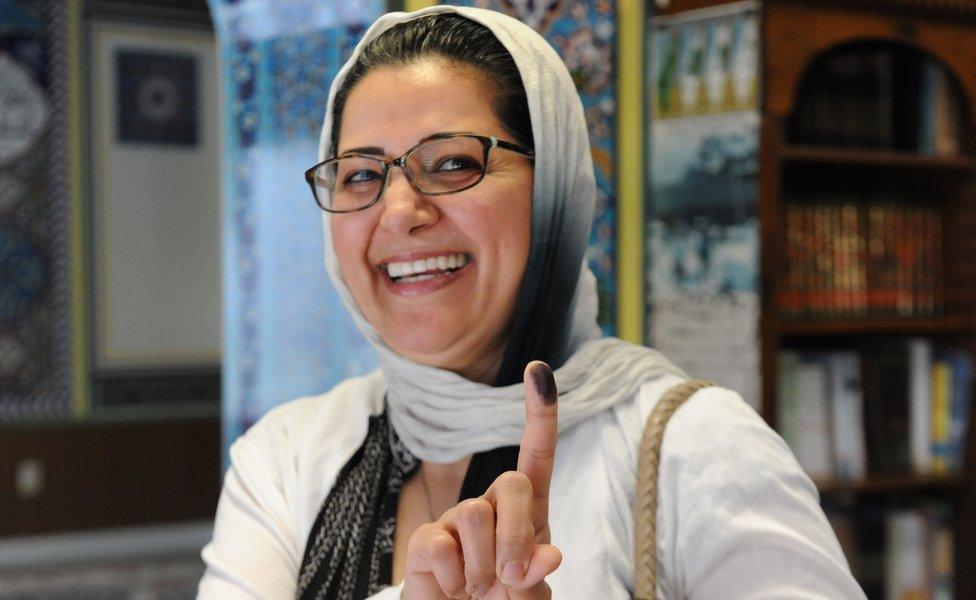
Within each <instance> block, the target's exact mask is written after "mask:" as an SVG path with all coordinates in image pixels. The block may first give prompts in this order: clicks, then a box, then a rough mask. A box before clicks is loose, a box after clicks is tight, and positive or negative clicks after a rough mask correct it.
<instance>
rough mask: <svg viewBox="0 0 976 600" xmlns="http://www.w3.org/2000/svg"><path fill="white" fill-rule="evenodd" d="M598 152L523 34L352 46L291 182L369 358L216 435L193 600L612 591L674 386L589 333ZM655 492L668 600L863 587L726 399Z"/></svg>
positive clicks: (439, 15) (442, 34)
mask: <svg viewBox="0 0 976 600" xmlns="http://www.w3.org/2000/svg"><path fill="white" fill-rule="evenodd" d="M589 153H590V150H589V144H588V141H587V133H586V129H585V124H584V120H583V113H582V109H581V106H580V102H579V98H578V96H577V95H576V92H575V89H574V87H573V83H572V80H571V78H570V76H569V73H568V72H567V71H566V68H565V66H564V65H563V64H562V63H561V62H560V60H559V59H558V57H557V56H556V54H555V52H554V51H553V50H552V49H551V48H550V47H549V45H548V44H547V43H546V42H545V41H544V40H543V39H542V38H541V37H539V36H538V35H537V34H536V33H535V32H533V31H532V30H531V29H529V28H528V27H526V26H525V25H522V24H521V23H519V22H517V21H515V20H513V19H510V18H508V17H505V16H503V15H500V14H497V13H493V12H490V11H482V10H477V9H462V8H454V7H446V6H441V7H435V8H431V9H426V10H424V11H419V12H417V13H411V14H403V13H394V14H389V15H386V16H384V17H382V18H381V19H379V20H378V21H377V22H376V23H375V24H374V25H373V26H372V27H371V28H370V29H369V31H367V32H366V34H365V36H364V38H363V41H362V42H361V43H360V45H359V46H358V47H357V49H356V51H355V52H354V54H353V56H352V57H351V58H350V61H349V63H347V65H346V66H345V67H344V68H343V69H342V71H340V73H339V75H338V76H337V78H336V80H335V82H334V83H333V87H332V91H331V93H330V98H329V104H328V108H327V111H326V117H325V125H324V128H323V133H322V141H321V144H320V160H322V161H323V162H322V163H320V164H319V165H316V167H313V168H312V169H310V170H309V173H308V174H307V176H308V177H309V181H310V183H312V184H313V190H314V193H315V195H316V199H317V200H318V202H319V204H320V206H322V208H323V209H325V211H326V213H325V214H326V217H325V227H324V231H325V240H326V243H325V248H326V251H325V253H326V264H327V267H328V270H329V274H330V276H331V277H332V280H333V283H334V284H335V286H336V288H337V290H338V291H339V293H340V296H341V297H342V298H343V301H344V303H345V305H346V306H347V308H348V309H349V311H350V313H351V314H352V316H353V319H354V320H355V321H356V323H357V325H358V326H359V327H360V329H361V330H362V331H363V333H364V334H365V335H366V337H367V339H369V340H370V341H371V343H372V344H373V345H374V346H375V347H376V350H377V352H378V354H379V357H380V361H381V365H382V368H381V369H380V371H379V372H377V373H373V374H371V375H368V376H366V377H362V378H356V379H352V380H348V381H346V382H343V383H342V384H340V385H339V386H337V387H336V388H335V389H333V390H332V391H330V392H329V393H327V394H325V395H323V396H318V397H312V398H304V399H300V400H296V401H295V402H292V403H289V404H287V405H285V406H282V407H279V408H277V409H276V410H274V411H272V412H271V413H269V414H268V415H267V416H266V417H265V418H264V419H262V420H261V421H260V422H259V423H258V424H256V425H255V426H254V427H252V428H251V429H250V430H249V431H248V432H247V433H246V434H245V435H244V436H242V438H241V439H239V440H238V441H237V442H236V443H235V444H234V446H233V447H232V449H231V457H232V466H231V469H230V471H229V472H228V474H227V477H226V480H225V483H224V489H223V492H222V494H221V500H220V505H219V507H218V511H217V519H216V524H215V530H214V539H213V541H212V542H211V543H210V544H208V546H207V547H206V548H205V549H204V552H203V557H204V559H205V561H206V562H207V573H206V575H205V576H204V579H203V581H202V582H201V584H200V592H199V597H200V598H236V597H242V598H243V597H249V598H250V597H258V598H286V597H295V596H298V597H300V598H364V597H367V596H368V597H370V598H374V599H377V600H379V599H392V598H405V599H407V600H426V599H429V598H437V599H440V598H468V597H478V598H480V597H487V598H492V599H498V600H501V599H507V598H511V599H513V600H519V599H537V598H549V597H555V598H560V599H562V598H567V599H574V598H582V599H593V598H626V597H629V595H630V593H631V590H632V580H633V564H632V558H631V555H632V548H631V546H632V543H631V536H632V531H633V519H632V506H633V502H634V483H635V482H634V468H635V461H636V458H635V453H636V448H637V444H638V440H639V438H640V434H641V431H642V429H643V424H644V421H645V419H646V417H647V415H648V413H649V412H650V409H651V408H652V407H653V406H654V404H655V403H656V402H657V400H658V398H659V397H660V395H661V394H662V393H663V392H664V391H665V390H667V389H668V388H670V387H671V386H673V385H674V384H676V383H678V382H680V381H682V380H684V379H685V376H684V375H683V374H682V373H681V371H680V370H678V369H677V368H676V367H674V366H673V365H671V364H670V363H669V362H668V361H667V360H666V359H664V358H663V357H662V356H661V355H660V354H658V353H656V352H654V351H652V350H649V349H647V348H643V347H640V346H635V345H631V344H627V343H624V342H622V341H620V340H616V339H612V338H602V339H601V338H600V337H599V329H598V328H597V326H596V323H595V317H596V291H595V282H594V278H593V276H592V274H591V273H590V271H589V269H588V268H586V266H585V264H584V263H583V254H584V251H585V247H586V241H587V236H588V231H589V226H590V218H591V215H592V210H593V206H594V202H595V188H594V180H593V170H592V165H591V163H590V155H589ZM532 359H542V360H544V361H546V362H547V363H549V364H551V365H553V366H554V367H555V379H554V380H553V377H552V372H551V371H550V370H549V368H548V367H547V366H546V364H545V363H542V362H530V361H532ZM523 378H524V379H525V380H526V383H525V384H524V385H523V383H522V380H523ZM557 388H558V422H557V417H556V412H557V409H556V404H557V402H556V389H557ZM557 431H558V438H557ZM557 439H558V442H557ZM557 447H558V450H557ZM554 453H555V458H553V455H554ZM659 481H660V492H659V501H658V502H659V503H658V512H657V560H658V571H659V573H661V575H660V576H659V583H658V585H659V588H658V593H659V595H660V596H661V597H665V598H685V597H689V598H746V597H767V598H791V597H804V598H809V597H817V598H832V599H834V598H862V597H863V594H862V593H861V592H860V590H859V588H858V587H857V584H856V583H855V582H854V580H853V578H852V577H851V575H850V572H849V570H848V568H847V565H846V563H845V561H844V558H843V555H842V554H841V551H840V548H839V546H838V544H837V541H836V538H835V537H834V535H833V533H832V531H831V529H830V527H829V525H828V523H827V521H826V519H825V518H824V515H823V512H822V511H821V509H820V507H819V504H818V502H817V494H816V490H815V488H814V487H813V485H812V484H811V482H810V480H809V479H808V478H807V477H806V476H805V475H804V474H803V473H802V471H801V470H800V468H799V466H798V465H797V463H796V461H795V460H794V459H793V457H792V455H791V454H790V453H789V450H788V449H787V448H786V446H785V444H784V443H783V442H782V440H781V439H780V438H779V437H778V436H777V435H776V434H775V433H774V432H772V431H771V430H770V429H769V428H768V427H767V426H766V425H765V423H764V422H763V421H762V420H761V419H760V418H759V417H758V416H757V415H756V414H755V412H753V411H752V410H751V409H750V408H749V407H748V406H747V405H746V404H745V403H744V402H743V401H742V399H741V398H740V397H739V396H738V395H736V394H735V393H734V392H731V391H729V390H724V389H720V388H710V389H706V390H702V391H700V392H698V393H696V394H695V395H694V396H693V397H692V398H691V399H690V400H689V401H688V402H687V403H686V404H685V405H684V406H683V407H682V408H681V410H680V411H678V413H676V415H675V416H674V418H673V419H672V421H671V424H670V425H669V428H668V432H667V436H666V438H665V441H664V446H663V453H662V458H661V468H660V474H659Z"/></svg>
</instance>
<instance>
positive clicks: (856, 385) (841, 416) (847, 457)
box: [827, 350, 867, 479]
mask: <svg viewBox="0 0 976 600" xmlns="http://www.w3.org/2000/svg"><path fill="white" fill-rule="evenodd" d="M827 360H828V365H829V371H830V400H831V414H832V418H833V434H834V440H833V442H834V443H833V445H834V457H835V461H836V475H837V477H840V478H844V479H862V478H864V476H865V475H866V473H867V456H866V451H865V445H864V415H863V404H864V399H863V394H862V388H861V357H860V355H859V354H858V353H857V352H855V351H853V350H847V351H841V352H831V353H830V354H829V355H828V357H827Z"/></svg>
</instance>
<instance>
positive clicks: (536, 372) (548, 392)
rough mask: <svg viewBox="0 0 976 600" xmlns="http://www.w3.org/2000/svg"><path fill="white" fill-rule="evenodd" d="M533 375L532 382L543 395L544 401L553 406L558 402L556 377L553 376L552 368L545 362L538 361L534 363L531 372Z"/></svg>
mask: <svg viewBox="0 0 976 600" xmlns="http://www.w3.org/2000/svg"><path fill="white" fill-rule="evenodd" d="M529 373H530V374H531V375H532V382H533V383H534V384H535V389H536V391H537V392H539V395H540V396H542V401H543V402H545V403H546V406H551V405H552V404H553V403H555V402H556V379H555V378H554V377H553V376H552V369H550V368H549V365H547V364H546V363H544V362H537V363H535V364H534V365H532V369H531V371H530V372H529Z"/></svg>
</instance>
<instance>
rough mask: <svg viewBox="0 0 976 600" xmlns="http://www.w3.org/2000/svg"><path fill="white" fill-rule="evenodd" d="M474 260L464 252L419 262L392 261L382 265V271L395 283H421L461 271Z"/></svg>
mask: <svg viewBox="0 0 976 600" xmlns="http://www.w3.org/2000/svg"><path fill="white" fill-rule="evenodd" d="M472 258H473V257H472V256H471V255H469V254H465V253H463V252H458V253H453V254H441V255H439V256H428V257H426V258H420V259H417V260H408V261H391V262H388V263H385V264H382V265H380V269H381V270H382V271H383V272H385V273H386V275H387V277H388V278H389V279H390V280H391V281H392V282H393V283H397V284H407V283H419V282H423V281H430V280H432V279H435V278H437V277H443V276H445V275H449V274H451V273H454V272H456V271H459V270H461V269H463V268H464V267H465V266H467V265H468V263H470V262H471V260H472Z"/></svg>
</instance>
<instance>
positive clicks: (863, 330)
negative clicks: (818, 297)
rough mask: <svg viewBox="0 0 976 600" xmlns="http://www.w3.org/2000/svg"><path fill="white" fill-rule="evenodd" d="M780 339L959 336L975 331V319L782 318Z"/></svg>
mask: <svg viewBox="0 0 976 600" xmlns="http://www.w3.org/2000/svg"><path fill="white" fill-rule="evenodd" d="M776 325H777V327H776V329H777V330H778V331H779V333H780V335H781V336H801V335H805V336H843V335H864V334H889V335H891V334H903V335H956V334H960V335H961V334H969V333H972V332H973V331H976V317H972V316H949V317H881V316H879V317H851V318H839V319H826V318H825V319H802V320H801V319H800V318H792V317H781V318H780V319H779V322H778V323H777V324H776Z"/></svg>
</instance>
